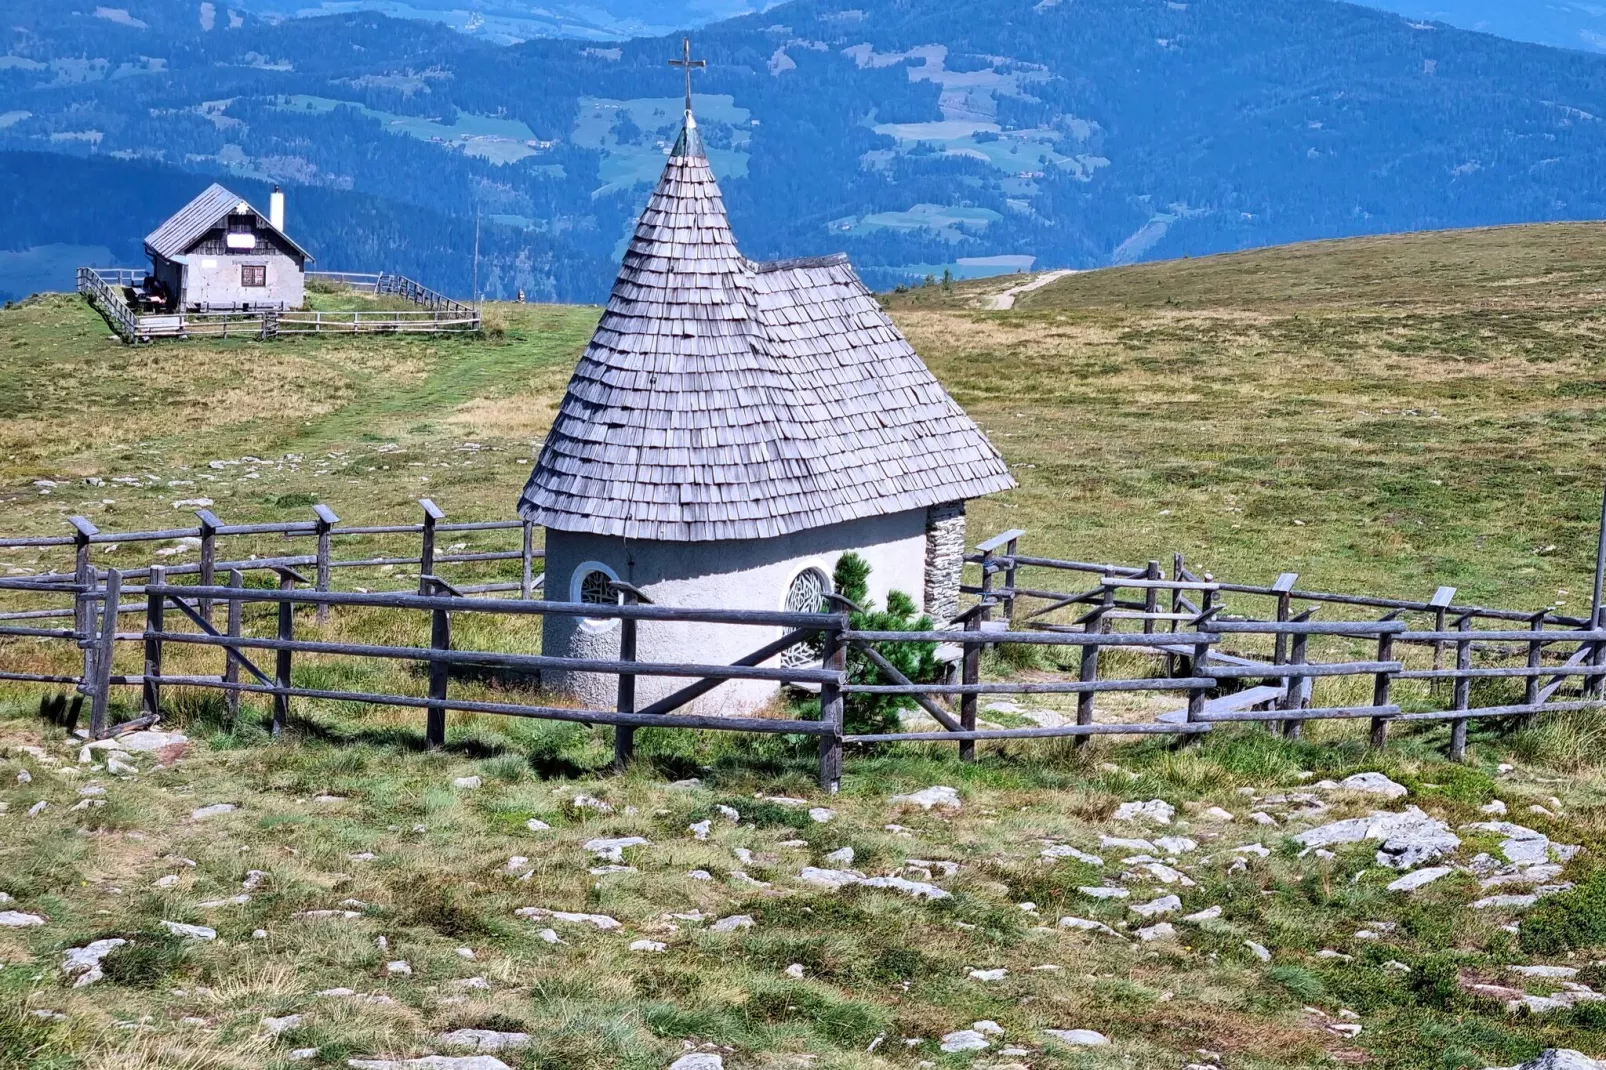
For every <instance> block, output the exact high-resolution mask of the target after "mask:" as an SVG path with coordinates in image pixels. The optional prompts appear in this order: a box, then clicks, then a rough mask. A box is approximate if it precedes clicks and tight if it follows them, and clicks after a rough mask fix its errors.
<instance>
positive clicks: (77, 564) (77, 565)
mask: <svg viewBox="0 0 1606 1070" xmlns="http://www.w3.org/2000/svg"><path fill="white" fill-rule="evenodd" d="M67 522H68V523H70V524H71V525H72V526H73V576H72V578H73V583H75V584H77V585H79V586H81V587H84V586H88V585H90V584H91V583H93V582H94V579H95V567H94V566H93V565H91V564H90V563H89V537H90V536H91V535H99V534H100V529H99V528H97V527H96V526H95V525H94V524H91V523H90V522H89V518H88V517H82V516H70V517H68V518H67ZM75 608H76V609H77V613H76V614H74V615H75V616H76V618H77V619H76V620H74V621H73V627H74V628H75V629H76V630H77V631H80V632H82V631H84V630H85V629H86V628H87V627H88V621H87V620H86V619H85V618H86V616H87V613H88V610H87V607H86V606H84V605H83V604H80V605H78V606H77V607H75Z"/></svg>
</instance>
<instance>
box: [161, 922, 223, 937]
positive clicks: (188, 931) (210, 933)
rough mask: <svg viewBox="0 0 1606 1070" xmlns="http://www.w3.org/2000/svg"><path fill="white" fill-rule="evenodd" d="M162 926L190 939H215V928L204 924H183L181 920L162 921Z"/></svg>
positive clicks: (175, 934)
mask: <svg viewBox="0 0 1606 1070" xmlns="http://www.w3.org/2000/svg"><path fill="white" fill-rule="evenodd" d="M162 928H164V929H166V930H167V931H168V932H170V933H172V934H173V935H174V936H182V937H185V938H186V939H190V940H216V939H217V930H216V929H211V928H208V927H207V926H205V925H185V924H184V923H183V922H177V921H164V922H162Z"/></svg>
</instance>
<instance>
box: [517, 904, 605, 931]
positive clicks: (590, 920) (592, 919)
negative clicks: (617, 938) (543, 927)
mask: <svg viewBox="0 0 1606 1070" xmlns="http://www.w3.org/2000/svg"><path fill="white" fill-rule="evenodd" d="M513 913H514V914H516V915H518V916H519V917H521V918H550V919H551V920H553V921H562V922H567V923H569V924H571V925H590V926H593V927H594V928H597V929H601V930H602V931H603V932H608V931H609V930H612V929H619V928H623V926H622V925H620V924H619V922H618V920H617V919H615V918H610V917H608V915H606V914H579V913H574V912H571V911H567V910H547V909H545V908H544V907H519V909H517V910H515V911H514V912H513Z"/></svg>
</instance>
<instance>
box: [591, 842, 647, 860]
mask: <svg viewBox="0 0 1606 1070" xmlns="http://www.w3.org/2000/svg"><path fill="white" fill-rule="evenodd" d="M651 846H652V843H651V842H650V841H648V840H647V839H645V838H644V837H641V836H620V837H617V838H614V839H596V840H587V841H586V844H585V849H586V850H588V851H590V852H591V853H592V854H594V855H596V856H597V857H598V858H601V859H603V860H605V861H608V862H623V861H624V860H625V848H626V847H651Z"/></svg>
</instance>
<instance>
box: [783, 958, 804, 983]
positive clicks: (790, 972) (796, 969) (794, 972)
mask: <svg viewBox="0 0 1606 1070" xmlns="http://www.w3.org/2000/svg"><path fill="white" fill-rule="evenodd" d="M781 972H782V973H784V974H786V976H788V977H790V978H791V979H792V980H794V981H801V980H803V964H802V963H801V962H794V963H792V965H790V966H788V967H787V968H786V969H785V970H783V971H781Z"/></svg>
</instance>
